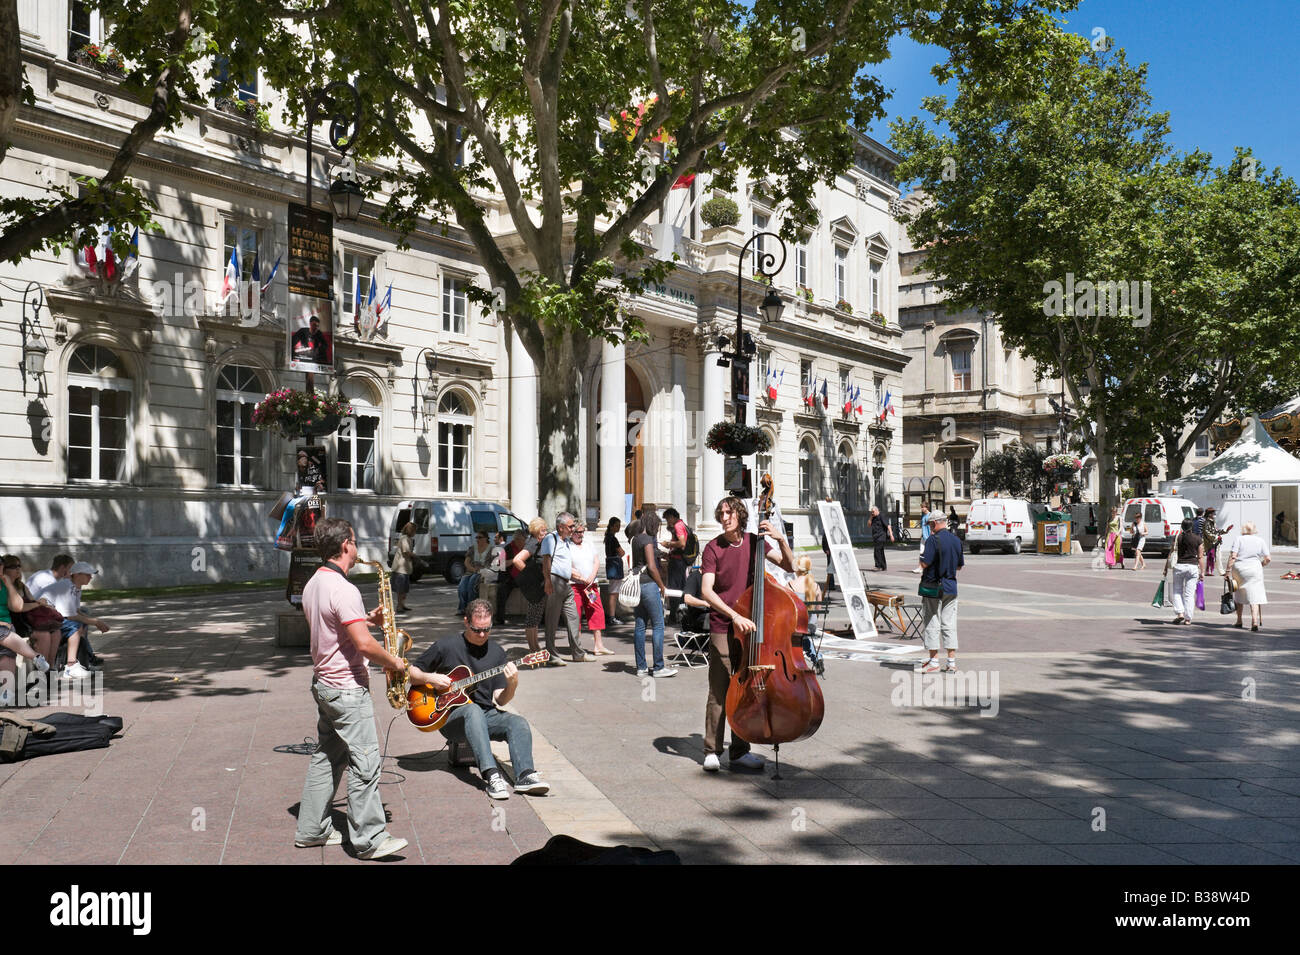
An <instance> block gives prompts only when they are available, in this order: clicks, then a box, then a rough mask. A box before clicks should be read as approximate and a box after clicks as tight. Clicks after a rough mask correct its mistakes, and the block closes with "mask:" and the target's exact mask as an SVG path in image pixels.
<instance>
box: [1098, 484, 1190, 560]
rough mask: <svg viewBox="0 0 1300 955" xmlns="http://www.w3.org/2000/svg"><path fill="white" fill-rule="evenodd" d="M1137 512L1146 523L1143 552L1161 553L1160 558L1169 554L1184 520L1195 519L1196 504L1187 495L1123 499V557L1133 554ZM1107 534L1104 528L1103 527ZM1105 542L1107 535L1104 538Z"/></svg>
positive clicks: (1121, 516)
mask: <svg viewBox="0 0 1300 955" xmlns="http://www.w3.org/2000/svg"><path fill="white" fill-rule="evenodd" d="M1138 514H1141V515H1142V518H1143V520H1145V521H1146V522H1147V542H1146V546H1144V547H1143V548H1142V553H1144V554H1149V553H1152V552H1155V553H1158V554H1159V555H1160V556H1161V557H1167V556H1169V548H1170V547H1172V546H1173V537H1174V532H1175V531H1177V530H1178V529H1179V528H1180V527H1181V526H1182V523H1183V519H1184V518H1187V517H1190V518H1192V520H1195V519H1196V504H1195V502H1193V501H1189V500H1188V499H1187V498H1185V497H1131V498H1129V499H1128V500H1127V501H1125V502H1124V507H1123V509H1121V510H1120V519H1121V520H1122V521H1123V524H1122V526H1121V527H1120V537H1121V539H1122V541H1123V548H1124V556H1125V557H1132V556H1133V544H1134V541H1133V522H1134V521H1135V520H1136V519H1137V516H1138ZM1103 533H1104V530H1103ZM1102 543H1103V544H1104V543H1105V538H1104V537H1103V538H1102Z"/></svg>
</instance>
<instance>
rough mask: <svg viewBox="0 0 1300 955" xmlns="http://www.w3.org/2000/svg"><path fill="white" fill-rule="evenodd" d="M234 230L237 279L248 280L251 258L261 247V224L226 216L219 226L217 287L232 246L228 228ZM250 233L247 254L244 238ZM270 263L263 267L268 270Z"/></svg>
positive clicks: (228, 259)
mask: <svg viewBox="0 0 1300 955" xmlns="http://www.w3.org/2000/svg"><path fill="white" fill-rule="evenodd" d="M231 229H234V230H235V241H236V242H238V243H239V281H240V282H248V281H249V280H250V279H251V278H252V276H253V260H254V259H256V258H257V257H258V253H259V252H260V251H261V248H262V228H261V226H251V225H248V224H246V223H245V222H243V221H241V220H239V219H236V218H233V217H232V218H228V219H226V220H225V221H224V222H223V223H222V226H221V262H220V263H219V264H218V265H217V275H218V280H217V288H218V289H220V288H221V279H220V276H224V275H225V274H226V265H227V263H229V262H230V251H231V249H233V248H234V246H233V245H232V244H231V242H230V230H231ZM249 235H251V236H252V238H253V244H252V249H251V251H252V253H253V254H252V255H249V254H248V253H249V251H250V250H249V249H247V248H245V246H246V245H247V244H248V243H246V242H245V241H244V239H245V238H246V237H247V236H249ZM270 267H271V263H270V262H268V263H266V266H265V269H266V270H267V271H269V270H270Z"/></svg>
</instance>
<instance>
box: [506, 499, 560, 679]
mask: <svg viewBox="0 0 1300 955" xmlns="http://www.w3.org/2000/svg"><path fill="white" fill-rule="evenodd" d="M548 530H549V527H548V526H547V523H546V521H545V520H543V519H542V518H540V517H534V518H533V519H532V520H531V521H529V522H528V543H526V544H524V547H523V550H521V551H520V552H519V553H517V554H515V557H514V560H513V561H512V562H511V566H512V567H514V569H515V570H517V571H519V576H518V577H516V578H515V586H516V587H517V588H519V589H520V590H521V591H523V594H524V599H525V600H526V601H528V613H527V615H526V617H525V618H524V636H525V637H526V638H527V639H528V649H529V651H530V652H532V653H536V652H537V651H538V650H540V649H541V646H540V644H539V643H538V642H537V625H538V624H539V623H541V622H542V617H543V616H544V615H545V613H546V583H545V581H543V579H542V559H541V558H540V557H538V556H537V552H538V550H539V549H540V548H541V546H542V538H543V537H545V536H546V533H547V531H548ZM549 664H550V665H551V666H557V667H562V666H568V664H566V663H565V662H564V661H563V660H561V659H560V656H559V654H557V653H552V654H551V659H550V661H549Z"/></svg>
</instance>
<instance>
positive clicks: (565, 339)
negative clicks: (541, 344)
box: [521, 332, 588, 527]
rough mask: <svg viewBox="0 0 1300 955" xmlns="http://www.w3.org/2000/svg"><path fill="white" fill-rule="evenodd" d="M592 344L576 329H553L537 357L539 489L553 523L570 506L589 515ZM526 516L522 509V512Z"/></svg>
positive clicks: (545, 512)
mask: <svg viewBox="0 0 1300 955" xmlns="http://www.w3.org/2000/svg"><path fill="white" fill-rule="evenodd" d="M587 349H588V345H587V342H586V341H585V340H582V341H579V340H578V338H577V337H576V336H575V335H574V334H573V333H572V332H549V333H548V334H547V336H546V348H545V350H544V351H543V353H542V355H541V356H540V361H538V360H537V359H536V358H535V359H534V360H535V361H537V378H538V380H537V384H538V402H539V415H538V418H539V422H538V423H539V429H540V433H539V435H538V442H537V447H538V461H537V466H538V475H537V493H538V497H539V498H540V502H541V509H542V514H541V516H542V517H544V518H546V520H547V522H548V523H550V524H551V526H552V527H554V526H555V516H556V515H557V514H559V513H560V512H561V511H568V512H570V513H571V514H573V515H574V516H575V517H576V518H578V520H580V521H581V520H585V519H586V517H585V507H584V504H585V502H584V501H583V500H582V499H581V497H580V496H579V495H580V491H581V487H582V443H581V439H580V434H581V424H582V402H581V400H580V399H581V385H582V369H583V368H584V367H585V365H586V359H587ZM521 516H523V515H521Z"/></svg>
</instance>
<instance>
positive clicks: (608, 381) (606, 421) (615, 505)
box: [596, 341, 627, 528]
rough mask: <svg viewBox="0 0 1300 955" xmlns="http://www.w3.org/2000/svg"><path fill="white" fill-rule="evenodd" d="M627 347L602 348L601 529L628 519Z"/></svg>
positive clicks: (599, 433) (598, 427)
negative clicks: (610, 521)
mask: <svg viewBox="0 0 1300 955" xmlns="http://www.w3.org/2000/svg"><path fill="white" fill-rule="evenodd" d="M626 356H627V346H626V345H624V344H623V343H621V342H620V343H619V344H617V345H612V344H610V343H609V342H607V341H606V342H604V343H602V345H601V348H600V363H601V369H600V415H599V416H598V417H597V419H596V443H597V453H598V454H599V455H600V526H601V527H602V528H603V527H604V526H605V525H606V524H607V523H608V522H609V519H610V518H611V517H617V518H618V519H619V520H620V521H621V520H623V518H624V515H623V511H624V500H625V495H626V493H627V481H626V474H627V462H626V461H625V460H624V457H623V456H624V454H625V453H626V448H627V395H626V393H625V389H624V385H625V383H626V377H625V376H626V360H627V357H626Z"/></svg>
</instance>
